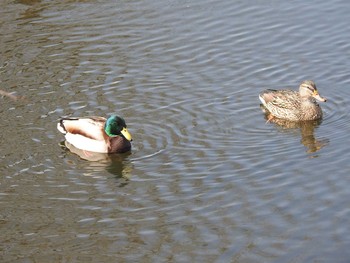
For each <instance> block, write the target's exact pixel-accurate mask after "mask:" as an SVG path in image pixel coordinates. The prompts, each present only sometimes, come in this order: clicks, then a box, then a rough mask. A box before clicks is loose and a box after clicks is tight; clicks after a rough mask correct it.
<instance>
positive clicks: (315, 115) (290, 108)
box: [259, 80, 326, 121]
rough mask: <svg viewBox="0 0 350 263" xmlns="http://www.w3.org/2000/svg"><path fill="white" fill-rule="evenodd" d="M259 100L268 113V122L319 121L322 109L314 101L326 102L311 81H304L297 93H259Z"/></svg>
mask: <svg viewBox="0 0 350 263" xmlns="http://www.w3.org/2000/svg"><path fill="white" fill-rule="evenodd" d="M259 99H260V101H261V103H262V104H263V107H264V108H265V110H267V112H268V113H269V118H268V121H269V120H271V119H272V118H274V117H276V118H280V119H285V120H289V121H307V120H318V119H321V118H322V109H321V107H320V105H318V103H317V102H316V100H318V101H322V102H325V101H326V99H325V98H323V97H321V96H320V94H319V93H318V90H317V88H316V85H315V83H314V82H313V81H311V80H304V81H303V82H302V83H301V84H300V86H299V92H297V91H293V90H272V89H268V90H265V91H263V92H261V93H260V95H259Z"/></svg>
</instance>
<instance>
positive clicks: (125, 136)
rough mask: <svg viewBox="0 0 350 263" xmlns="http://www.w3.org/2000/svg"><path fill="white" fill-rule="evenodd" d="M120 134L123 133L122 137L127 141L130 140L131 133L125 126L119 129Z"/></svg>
mask: <svg viewBox="0 0 350 263" xmlns="http://www.w3.org/2000/svg"><path fill="white" fill-rule="evenodd" d="M121 134H123V136H124V138H125V139H127V140H128V141H130V142H131V141H132V137H131V134H130V133H129V131H128V129H127V128H123V129H122V131H121Z"/></svg>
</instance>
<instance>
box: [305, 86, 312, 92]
mask: <svg viewBox="0 0 350 263" xmlns="http://www.w3.org/2000/svg"><path fill="white" fill-rule="evenodd" d="M306 87H307V88H308V89H309V90H311V91H314V89H313V88H312V87H310V86H306Z"/></svg>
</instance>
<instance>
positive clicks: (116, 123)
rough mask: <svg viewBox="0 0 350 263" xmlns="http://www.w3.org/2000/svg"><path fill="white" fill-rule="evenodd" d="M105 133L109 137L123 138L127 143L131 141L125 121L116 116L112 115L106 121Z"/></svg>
mask: <svg viewBox="0 0 350 263" xmlns="http://www.w3.org/2000/svg"><path fill="white" fill-rule="evenodd" d="M105 132H106V134H107V135H108V136H110V137H115V136H123V137H124V138H125V139H127V140H128V141H132V137H131V134H130V133H129V132H128V130H127V128H126V123H125V120H124V119H123V118H122V117H119V116H117V115H112V116H110V117H109V118H108V119H107V121H106V124H105Z"/></svg>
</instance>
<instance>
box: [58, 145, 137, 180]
mask: <svg viewBox="0 0 350 263" xmlns="http://www.w3.org/2000/svg"><path fill="white" fill-rule="evenodd" d="M61 146H62V148H67V149H68V150H69V151H71V152H72V153H74V154H76V155H78V156H79V157H80V158H81V159H84V160H87V161H89V163H88V166H89V168H91V170H92V171H93V172H100V171H101V170H102V171H103V170H105V171H107V172H109V173H110V174H113V175H115V176H116V177H117V178H124V179H126V180H129V179H130V177H131V172H132V165H131V163H130V162H129V161H128V160H127V159H128V156H130V155H131V152H126V153H114V154H107V153H97V152H90V151H86V150H81V149H78V148H76V147H75V146H74V145H72V144H70V143H69V142H67V141H64V142H62V144H61ZM67 152H68V151H67Z"/></svg>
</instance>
